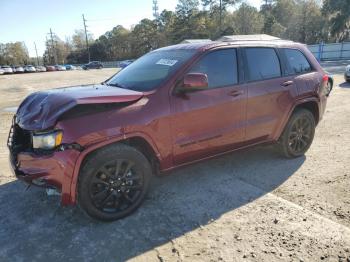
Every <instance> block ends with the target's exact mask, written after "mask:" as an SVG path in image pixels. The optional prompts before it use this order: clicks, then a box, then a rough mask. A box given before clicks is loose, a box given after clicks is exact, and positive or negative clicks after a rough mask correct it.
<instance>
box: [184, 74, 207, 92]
mask: <svg viewBox="0 0 350 262" xmlns="http://www.w3.org/2000/svg"><path fill="white" fill-rule="evenodd" d="M207 88H208V76H207V75H206V74H202V73H189V74H187V75H186V76H185V78H184V82H183V88H182V90H183V91H187V90H188V91H195V90H203V89H207Z"/></svg>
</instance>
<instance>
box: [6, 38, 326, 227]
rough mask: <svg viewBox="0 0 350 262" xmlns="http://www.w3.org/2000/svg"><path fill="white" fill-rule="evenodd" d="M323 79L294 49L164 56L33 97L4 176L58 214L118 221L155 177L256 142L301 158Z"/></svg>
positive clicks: (212, 47)
mask: <svg viewBox="0 0 350 262" xmlns="http://www.w3.org/2000/svg"><path fill="white" fill-rule="evenodd" d="M327 81H328V76H327V75H326V74H325V72H324V71H323V70H322V68H321V66H320V65H319V63H318V62H317V61H316V59H315V58H314V57H313V55H312V54H311V53H310V52H309V51H308V50H307V48H306V46H305V45H302V44H298V43H294V42H290V41H283V40H276V41H243V40H242V41H235V42H211V43H197V44H181V45H175V46H169V47H165V48H161V49H158V50H155V51H152V52H150V53H148V54H146V55H144V56H143V57H141V58H140V59H138V60H136V61H135V62H134V63H132V64H131V65H129V66H128V67H126V68H125V69H123V70H122V71H120V72H119V73H117V74H116V75H114V76H112V77H111V78H110V79H108V80H106V81H105V82H103V83H102V84H99V85H86V86H77V87H69V88H59V89H54V90H49V91H41V92H36V93H34V94H31V95H29V96H28V97H27V98H26V99H25V100H24V101H23V102H22V104H21V105H20V107H19V109H18V111H17V113H16V115H15V117H14V119H13V125H12V127H11V130H10V135H9V139H8V146H9V149H10V156H11V157H10V158H11V164H12V168H13V170H14V172H15V174H16V176H17V178H19V179H21V180H24V181H26V182H28V183H32V184H34V185H38V186H42V187H46V188H52V189H56V190H58V191H59V192H60V193H61V201H62V203H63V204H64V205H68V204H76V203H79V205H80V206H81V207H82V209H83V210H85V211H86V213H87V214H89V215H90V216H92V217H95V218H98V219H101V220H107V221H108V220H115V219H118V218H121V217H124V216H126V215H128V214H130V213H131V212H132V211H134V210H135V209H136V208H137V207H138V206H139V205H140V204H141V202H142V200H143V199H144V197H145V194H146V191H147V188H148V186H149V182H150V178H151V176H152V174H162V173H164V172H166V171H169V170H172V169H174V168H177V167H181V166H184V165H187V164H190V163H193V162H197V161H200V160H204V159H208V158H211V157H214V156H218V155H221V154H224V153H228V152H232V151H234V150H237V149H242V148H246V147H248V146H252V145H257V144H262V143H275V144H276V146H278V147H279V148H280V150H281V152H282V153H283V154H284V155H285V156H286V157H288V158H293V157H299V156H301V155H303V154H304V153H305V152H306V151H307V150H308V148H309V147H310V145H311V143H312V140H313V137H314V133H315V126H316V125H317V123H318V122H319V121H320V120H321V118H322V115H323V113H324V111H325V106H326V100H327V95H328V94H327V91H326V85H327Z"/></svg>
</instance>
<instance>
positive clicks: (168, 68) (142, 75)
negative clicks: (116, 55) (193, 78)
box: [107, 49, 196, 91]
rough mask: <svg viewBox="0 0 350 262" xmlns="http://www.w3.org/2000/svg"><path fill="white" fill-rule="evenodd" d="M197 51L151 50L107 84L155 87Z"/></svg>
mask: <svg viewBox="0 0 350 262" xmlns="http://www.w3.org/2000/svg"><path fill="white" fill-rule="evenodd" d="M195 53H196V50H195V49H174V50H159V51H153V52H150V53H148V54H146V55H144V56H142V57H141V58H139V59H137V60H136V61H135V62H133V63H132V64H130V65H129V66H127V67H125V68H124V69H123V70H121V71H119V72H118V73H117V74H116V75H115V76H113V77H112V78H111V79H110V80H108V81H107V84H108V85H111V86H118V87H122V88H126V89H131V90H135V91H149V90H152V89H155V88H156V87H157V86H159V85H160V84H161V83H162V82H163V81H165V80H166V79H167V78H168V77H169V76H171V75H172V74H173V73H175V72H176V71H177V70H178V69H179V68H181V66H182V65H183V64H184V63H186V62H187V61H188V60H189V59H190V58H191V57H192V56H193V55H194V54H195Z"/></svg>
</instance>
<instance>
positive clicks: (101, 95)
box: [16, 85, 143, 131]
mask: <svg viewBox="0 0 350 262" xmlns="http://www.w3.org/2000/svg"><path fill="white" fill-rule="evenodd" d="M142 96H143V93H142V92H137V91H132V90H127V89H122V88H117V87H112V86H106V85H86V86H74V87H67V88H58V89H52V90H47V91H40V92H36V93H33V94H31V95H29V96H28V97H27V98H26V99H25V100H24V101H23V102H22V103H21V105H20V106H19V108H18V110H17V114H16V122H17V124H18V125H19V126H20V127H21V128H23V129H26V130H32V131H38V130H45V129H48V128H50V127H53V126H54V125H55V124H56V122H57V119H58V118H59V116H61V115H62V114H63V113H65V112H67V111H68V110H70V109H72V108H73V107H75V106H76V105H81V104H109V103H121V102H132V101H136V100H138V99H140V98H141V97H142Z"/></svg>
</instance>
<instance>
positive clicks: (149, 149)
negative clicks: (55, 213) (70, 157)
mask: <svg viewBox="0 0 350 262" xmlns="http://www.w3.org/2000/svg"><path fill="white" fill-rule="evenodd" d="M119 143H123V144H127V145H130V146H133V147H135V148H136V149H138V150H139V151H140V152H141V153H142V154H144V156H145V157H146V158H147V159H148V161H150V164H151V167H152V171H153V172H155V174H158V173H159V163H160V161H161V156H160V153H159V151H158V149H157V147H156V145H155V144H154V143H153V142H152V140H151V139H150V138H148V137H147V136H146V135H144V134H141V133H137V134H130V135H124V136H122V137H117V138H114V139H109V140H106V141H103V142H100V143H97V144H94V145H92V146H90V147H88V148H87V149H85V150H84V151H83V152H82V153H81V154H80V156H79V158H78V160H77V161H76V163H75V167H74V172H73V175H72V182H71V187H70V198H71V203H72V204H74V203H76V188H77V183H78V177H79V174H80V170H81V167H82V166H83V165H84V162H85V161H86V160H87V159H88V158H89V156H91V155H92V154H93V153H95V152H97V151H98V150H100V149H102V148H105V147H108V146H112V145H115V144H119Z"/></svg>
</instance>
